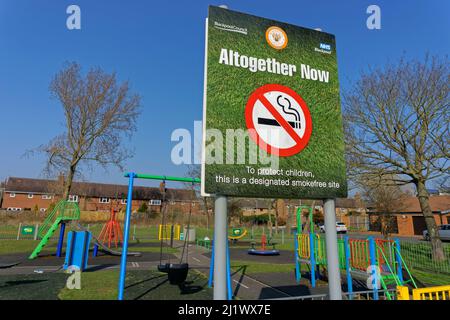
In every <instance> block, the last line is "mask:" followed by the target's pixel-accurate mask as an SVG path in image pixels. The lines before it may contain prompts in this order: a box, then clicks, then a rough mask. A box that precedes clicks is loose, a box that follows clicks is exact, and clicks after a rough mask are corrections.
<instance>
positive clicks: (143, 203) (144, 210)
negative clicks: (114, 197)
mask: <svg viewBox="0 0 450 320" xmlns="http://www.w3.org/2000/svg"><path fill="white" fill-rule="evenodd" d="M147 210H148V206H147V203H146V202H142V204H141V206H140V207H139V209H138V212H147Z"/></svg>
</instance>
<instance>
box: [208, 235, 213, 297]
mask: <svg viewBox="0 0 450 320" xmlns="http://www.w3.org/2000/svg"><path fill="white" fill-rule="evenodd" d="M213 279H214V241H213V243H212V246H211V260H210V261H209V279H208V287H209V288H211V287H212V285H213Z"/></svg>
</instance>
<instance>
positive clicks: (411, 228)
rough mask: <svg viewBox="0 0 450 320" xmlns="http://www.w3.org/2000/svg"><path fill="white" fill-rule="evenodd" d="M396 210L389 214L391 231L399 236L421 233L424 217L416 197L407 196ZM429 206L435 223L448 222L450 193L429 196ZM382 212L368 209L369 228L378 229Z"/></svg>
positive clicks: (449, 221)
mask: <svg viewBox="0 0 450 320" xmlns="http://www.w3.org/2000/svg"><path fill="white" fill-rule="evenodd" d="M399 206H400V208H401V209H399V210H398V212H394V213H392V214H391V217H392V220H391V223H392V226H391V230H392V233H394V234H397V235H401V236H412V235H422V232H423V231H424V230H426V228H427V227H426V224H425V218H424V217H423V215H422V210H421V209H420V204H419V199H417V197H407V198H405V199H403V200H402V201H401V204H399ZM430 207H431V210H432V212H433V215H434V220H435V221H436V224H437V225H442V224H450V195H435V196H430ZM382 214H383V213H381V212H375V211H373V210H370V211H369V219H370V230H371V231H379V229H380V227H381V226H380V217H381V216H382Z"/></svg>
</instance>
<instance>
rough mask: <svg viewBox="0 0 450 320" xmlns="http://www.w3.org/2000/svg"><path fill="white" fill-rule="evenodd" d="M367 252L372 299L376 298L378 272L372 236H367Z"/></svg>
mask: <svg viewBox="0 0 450 320" xmlns="http://www.w3.org/2000/svg"><path fill="white" fill-rule="evenodd" d="M369 254H370V266H371V267H372V274H371V276H372V287H373V299H374V300H378V274H377V269H376V268H377V261H376V258H375V257H376V253H375V240H374V239H373V237H369Z"/></svg>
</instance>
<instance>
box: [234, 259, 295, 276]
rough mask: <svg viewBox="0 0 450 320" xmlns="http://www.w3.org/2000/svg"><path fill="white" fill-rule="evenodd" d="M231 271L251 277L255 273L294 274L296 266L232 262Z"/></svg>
mask: <svg viewBox="0 0 450 320" xmlns="http://www.w3.org/2000/svg"><path fill="white" fill-rule="evenodd" d="M231 269H232V270H234V271H237V272H239V273H244V274H246V275H251V274H255V273H271V272H274V273H279V272H292V271H293V270H294V269H295V265H294V264H293V263H291V264H273V263H255V262H252V261H239V260H235V261H231Z"/></svg>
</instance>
